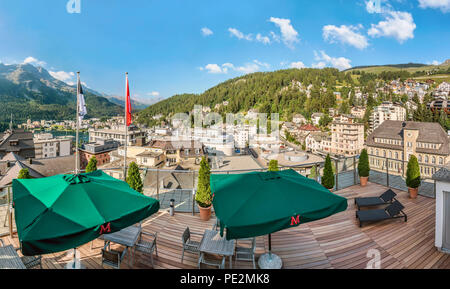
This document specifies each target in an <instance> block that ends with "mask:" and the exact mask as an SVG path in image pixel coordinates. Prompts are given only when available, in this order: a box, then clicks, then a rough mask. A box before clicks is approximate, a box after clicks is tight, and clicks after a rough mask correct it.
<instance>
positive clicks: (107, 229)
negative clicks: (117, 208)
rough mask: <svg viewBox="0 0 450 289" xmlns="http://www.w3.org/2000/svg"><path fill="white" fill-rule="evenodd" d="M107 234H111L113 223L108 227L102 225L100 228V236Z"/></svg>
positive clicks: (107, 225)
mask: <svg viewBox="0 0 450 289" xmlns="http://www.w3.org/2000/svg"><path fill="white" fill-rule="evenodd" d="M105 233H111V223H108V224H106V225H102V226H101V227H100V235H103V234H105Z"/></svg>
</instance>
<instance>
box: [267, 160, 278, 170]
mask: <svg viewBox="0 0 450 289" xmlns="http://www.w3.org/2000/svg"><path fill="white" fill-rule="evenodd" d="M268 171H269V172H278V171H279V169H278V161H277V160H271V161H270V162H269V169H268Z"/></svg>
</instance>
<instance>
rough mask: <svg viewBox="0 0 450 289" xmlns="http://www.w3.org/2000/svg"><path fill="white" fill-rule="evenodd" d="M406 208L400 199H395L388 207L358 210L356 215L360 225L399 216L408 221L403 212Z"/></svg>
mask: <svg viewBox="0 0 450 289" xmlns="http://www.w3.org/2000/svg"><path fill="white" fill-rule="evenodd" d="M404 208H405V207H404V206H403V205H402V204H401V203H400V202H399V201H395V202H394V203H392V204H391V205H389V206H388V207H387V208H386V209H380V210H366V211H357V212H356V217H357V218H358V219H359V226H360V227H362V223H363V222H377V221H383V220H389V219H398V218H404V219H405V222H407V221H408V217H407V216H406V214H405V213H404V212H403V209H404Z"/></svg>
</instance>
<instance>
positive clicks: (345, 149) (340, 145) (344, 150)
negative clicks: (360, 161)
mask: <svg viewBox="0 0 450 289" xmlns="http://www.w3.org/2000/svg"><path fill="white" fill-rule="evenodd" d="M363 146H364V124H362V123H356V122H355V121H354V118H352V117H349V116H339V117H336V118H334V121H333V123H332V124H331V147H330V152H331V154H333V155H338V156H347V157H348V156H355V155H358V154H359V153H360V152H361V150H362V149H363Z"/></svg>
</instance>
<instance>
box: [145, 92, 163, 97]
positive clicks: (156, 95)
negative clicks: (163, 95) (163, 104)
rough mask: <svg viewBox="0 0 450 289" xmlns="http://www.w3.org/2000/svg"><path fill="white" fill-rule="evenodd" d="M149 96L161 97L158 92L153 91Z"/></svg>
mask: <svg viewBox="0 0 450 289" xmlns="http://www.w3.org/2000/svg"><path fill="white" fill-rule="evenodd" d="M147 95H148V96H153V97H159V96H160V93H159V92H158V91H152V92H149V93H147Z"/></svg>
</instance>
